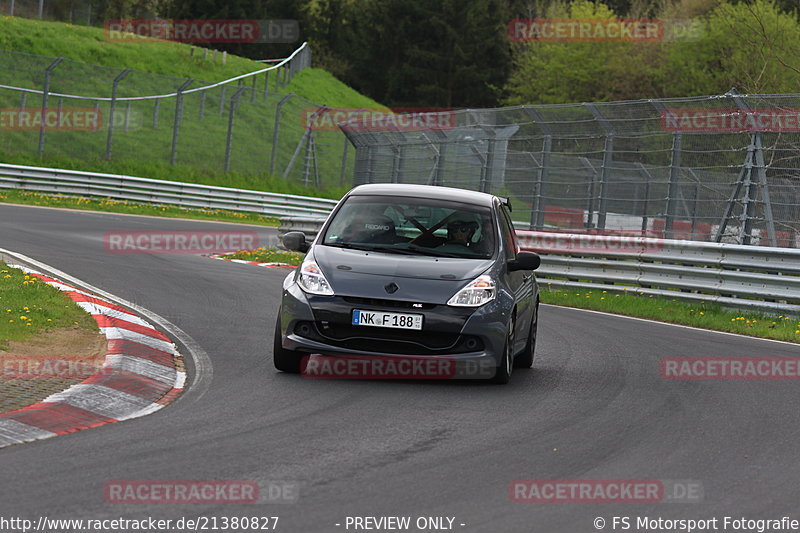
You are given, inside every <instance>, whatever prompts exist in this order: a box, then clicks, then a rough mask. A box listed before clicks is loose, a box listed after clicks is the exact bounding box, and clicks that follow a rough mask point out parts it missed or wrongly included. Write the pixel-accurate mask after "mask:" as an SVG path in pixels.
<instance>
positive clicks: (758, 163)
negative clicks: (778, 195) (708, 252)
mask: <svg viewBox="0 0 800 533" xmlns="http://www.w3.org/2000/svg"><path fill="white" fill-rule="evenodd" d="M726 96H729V97H731V98H733V101H734V102H735V103H736V106H737V107H738V108H739V109H740V110H742V111H743V112H745V113H748V112H751V111H752V108H751V107H750V106H749V105H748V104H747V102H745V101H744V100H743V99H742V97H741V96H740V95H739V92H738V91H737V90H736V89H731V90H730V91H728V93H727V94H726ZM750 145H751V146H752V147H753V153H752V157H751V160H750V163H751V166H750V168H749V170H748V173H747V175H746V176H745V180H746V181H745V196H744V198H743V200H742V201H743V202H744V213H743V215H744V216H745V220H744V231H743V232H742V231H740V232H739V242H741V243H742V244H750V239H751V237H752V229H753V219H755V218H756V214H755V208H756V195H757V194H758V193H757V192H756V191H757V190H758V189H757V187H759V186H760V187H761V192H762V195H761V196H762V199H763V202H764V215H765V218H766V222H767V233H768V234H769V241H770V246H777V245H778V243H777V236H776V235H775V220H774V218H773V216H772V202H771V201H770V197H769V185H768V184H767V168H766V165H765V163H764V145H763V136H762V133H761V132H760V131H757V132H754V133H753V135H752V137H751V143H750ZM753 160H754V161H753ZM753 168H755V171H756V172H755V180H754V179H753ZM753 185H755V187H753Z"/></svg>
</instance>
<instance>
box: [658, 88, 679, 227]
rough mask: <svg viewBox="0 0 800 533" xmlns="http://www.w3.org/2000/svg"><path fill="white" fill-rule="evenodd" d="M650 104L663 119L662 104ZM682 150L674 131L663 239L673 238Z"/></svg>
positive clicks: (677, 135)
mask: <svg viewBox="0 0 800 533" xmlns="http://www.w3.org/2000/svg"><path fill="white" fill-rule="evenodd" d="M650 103H651V104H652V105H653V107H655V108H656V110H657V111H658V112H659V114H660V115H661V116H662V117H663V116H665V114H666V111H667V110H666V108H665V107H664V103H663V102H661V101H659V100H651V101H650ZM682 149H683V135H682V134H681V132H679V131H676V132H674V133H673V134H672V153H671V156H670V163H669V186H668V187H667V206H666V213H665V214H664V238H665V239H673V238H674V237H675V231H674V227H675V219H676V218H678V190H679V187H680V179H681V150H682Z"/></svg>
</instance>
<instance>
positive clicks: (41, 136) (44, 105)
mask: <svg viewBox="0 0 800 533" xmlns="http://www.w3.org/2000/svg"><path fill="white" fill-rule="evenodd" d="M41 7H42V4H41V0H40V3H39V9H40V11H41ZM39 18H41V17H39ZM62 61H64V58H63V57H59V58H58V59H56V60H55V61H53V62H52V63H50V66H49V67H47V68H46V69H45V70H44V91H43V92H42V116H41V122H42V123H41V124H40V125H39V150H38V152H39V157H42V155H43V154H44V129H45V125H46V124H47V95H48V93H49V92H50V73H51V72H53V69H54V68H56V67H57V66H58V64H59V63H61V62H62Z"/></svg>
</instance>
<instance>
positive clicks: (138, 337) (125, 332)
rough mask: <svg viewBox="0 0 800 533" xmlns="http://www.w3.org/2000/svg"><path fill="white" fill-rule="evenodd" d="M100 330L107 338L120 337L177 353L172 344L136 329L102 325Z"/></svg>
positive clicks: (163, 350)
mask: <svg viewBox="0 0 800 533" xmlns="http://www.w3.org/2000/svg"><path fill="white" fill-rule="evenodd" d="M100 332H101V333H102V334H103V335H105V336H106V338H107V339H109V340H114V339H122V340H126V341H132V342H138V343H139V344H144V345H145V346H149V347H150V348H155V349H156V350H161V351H162V352H167V353H171V354H173V355H177V353H178V352H177V350H176V349H175V345H174V344H172V343H170V342H167V341H162V340H161V339H156V338H154V337H151V336H149V335H145V334H143V333H139V332H137V331H131V330H129V329H122V328H117V327H102V328H100Z"/></svg>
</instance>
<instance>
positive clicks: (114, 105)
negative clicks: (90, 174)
mask: <svg viewBox="0 0 800 533" xmlns="http://www.w3.org/2000/svg"><path fill="white" fill-rule="evenodd" d="M130 71H131V69H129V68H126V69H124V70H123V71H122V72H120V73H119V74H117V77H116V78H114V82H113V83H112V85H111V104H110V105H109V111H108V135H107V136H106V157H105V159H106V161H109V160H110V159H111V143H112V141H113V138H114V115H115V111H116V109H117V89H118V88H119V87H118V86H119V82H121V81H122V80H123V79H124V78H125V76H127V75H128V73H130ZM129 105H130V104H129Z"/></svg>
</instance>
